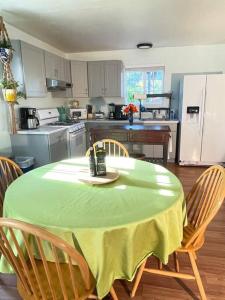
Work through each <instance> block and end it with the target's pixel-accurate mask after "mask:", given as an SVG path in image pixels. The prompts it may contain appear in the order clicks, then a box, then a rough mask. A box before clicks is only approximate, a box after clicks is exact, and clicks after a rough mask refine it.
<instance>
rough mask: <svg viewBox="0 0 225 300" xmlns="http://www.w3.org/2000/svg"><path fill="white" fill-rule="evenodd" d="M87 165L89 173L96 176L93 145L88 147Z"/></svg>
mask: <svg viewBox="0 0 225 300" xmlns="http://www.w3.org/2000/svg"><path fill="white" fill-rule="evenodd" d="M89 167H90V175H91V176H92V177H94V176H96V163H95V151H94V148H93V147H90V156H89Z"/></svg>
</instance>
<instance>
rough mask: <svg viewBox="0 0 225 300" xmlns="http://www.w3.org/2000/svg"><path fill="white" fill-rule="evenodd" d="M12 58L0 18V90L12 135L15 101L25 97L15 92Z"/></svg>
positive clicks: (6, 34) (9, 43) (7, 38)
mask: <svg viewBox="0 0 225 300" xmlns="http://www.w3.org/2000/svg"><path fill="white" fill-rule="evenodd" d="M12 58H13V49H12V44H11V41H10V39H9V36H8V33H7V30H6V27H5V24H4V22H3V18H2V17H1V16H0V62H1V63H2V64H3V74H2V78H3V80H2V81H1V83H0V88H1V89H2V93H3V97H4V100H5V101H7V103H8V104H9V114H10V121H11V122H10V123H11V132H12V133H13V134H14V133H16V117H15V109H14V106H15V104H17V99H18V98H21V97H23V98H25V95H24V94H23V93H21V92H19V91H17V88H18V86H19V84H18V82H17V81H15V80H14V78H13V74H12V70H11V66H10V64H11V61H12Z"/></svg>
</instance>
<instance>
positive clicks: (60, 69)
mask: <svg viewBox="0 0 225 300" xmlns="http://www.w3.org/2000/svg"><path fill="white" fill-rule="evenodd" d="M65 61H66V60H65V59H64V58H63V57H60V56H57V55H56V70H57V77H58V78H57V79H59V80H62V81H66V74H65Z"/></svg>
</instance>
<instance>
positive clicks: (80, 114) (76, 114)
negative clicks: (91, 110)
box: [70, 108, 87, 120]
mask: <svg viewBox="0 0 225 300" xmlns="http://www.w3.org/2000/svg"><path fill="white" fill-rule="evenodd" d="M70 116H71V118H72V119H79V120H86V119H87V109H86V108H71V109H70Z"/></svg>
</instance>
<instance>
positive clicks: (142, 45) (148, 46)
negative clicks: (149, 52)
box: [137, 43, 153, 49]
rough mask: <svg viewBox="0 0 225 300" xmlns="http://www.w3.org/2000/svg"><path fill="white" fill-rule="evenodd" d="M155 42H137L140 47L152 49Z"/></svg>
mask: <svg viewBox="0 0 225 300" xmlns="http://www.w3.org/2000/svg"><path fill="white" fill-rule="evenodd" d="M152 46H153V44H152V43H140V44H137V48H138V49H150V48H152Z"/></svg>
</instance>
